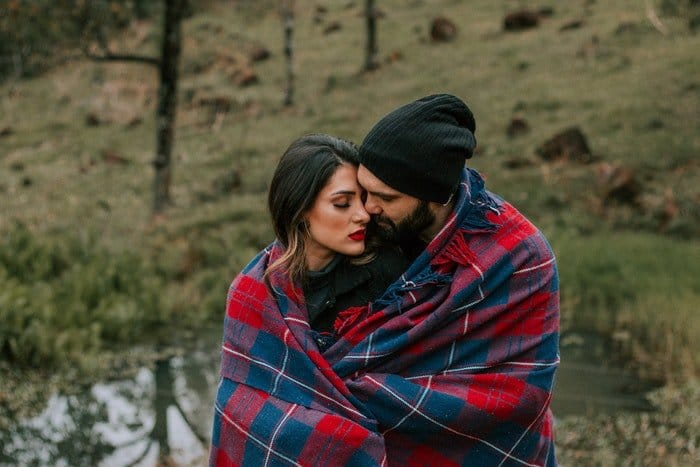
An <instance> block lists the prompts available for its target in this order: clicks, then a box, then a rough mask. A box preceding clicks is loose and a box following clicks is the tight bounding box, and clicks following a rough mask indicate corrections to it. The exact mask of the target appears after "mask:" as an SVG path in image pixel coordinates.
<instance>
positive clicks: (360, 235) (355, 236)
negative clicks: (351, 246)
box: [348, 229, 365, 242]
mask: <svg viewBox="0 0 700 467" xmlns="http://www.w3.org/2000/svg"><path fill="white" fill-rule="evenodd" d="M348 237H350V239H351V240H355V241H356V242H361V241H362V240H364V239H365V229H360V230H358V231H356V232H353V233H351V234H350V235H348Z"/></svg>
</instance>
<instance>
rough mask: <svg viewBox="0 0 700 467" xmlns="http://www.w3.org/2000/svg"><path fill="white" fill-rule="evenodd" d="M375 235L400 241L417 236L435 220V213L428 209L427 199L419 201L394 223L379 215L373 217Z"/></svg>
mask: <svg viewBox="0 0 700 467" xmlns="http://www.w3.org/2000/svg"><path fill="white" fill-rule="evenodd" d="M374 221H375V223H376V229H377V235H378V236H379V237H380V238H381V239H382V240H385V241H387V242H396V243H402V242H405V241H408V240H411V239H414V238H417V237H418V236H419V235H420V234H421V232H423V231H424V230H425V229H427V228H428V227H430V226H431V225H432V224H433V222H435V214H433V212H432V211H431V210H430V207H429V206H428V202H427V201H420V203H419V204H418V206H416V209H414V210H413V212H411V213H410V214H409V215H408V216H406V217H405V218H404V219H403V220H401V221H399V223H398V224H395V223H394V222H393V221H391V219H387V218H386V217H383V216H381V215H378V216H376V217H375V218H374Z"/></svg>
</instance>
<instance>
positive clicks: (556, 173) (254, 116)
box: [0, 0, 700, 373]
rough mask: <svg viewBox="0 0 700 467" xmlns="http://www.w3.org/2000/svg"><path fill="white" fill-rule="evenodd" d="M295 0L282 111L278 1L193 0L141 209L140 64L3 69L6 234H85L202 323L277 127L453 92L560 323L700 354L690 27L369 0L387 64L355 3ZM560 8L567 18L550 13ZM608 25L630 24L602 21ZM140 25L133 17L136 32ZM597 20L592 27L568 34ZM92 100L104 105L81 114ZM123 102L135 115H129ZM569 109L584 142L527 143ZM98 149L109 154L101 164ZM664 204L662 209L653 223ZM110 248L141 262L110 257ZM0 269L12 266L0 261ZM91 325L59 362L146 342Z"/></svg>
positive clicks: (104, 260) (361, 129) (245, 252)
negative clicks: (439, 28)
mask: <svg viewBox="0 0 700 467" xmlns="http://www.w3.org/2000/svg"><path fill="white" fill-rule="evenodd" d="M298 3H299V4H298V11H297V21H296V27H297V29H296V31H295V39H296V48H295V53H296V62H295V70H296V72H297V86H296V105H295V106H294V107H293V108H291V109H284V108H282V106H281V101H282V97H283V93H282V90H283V87H284V76H285V75H284V74H285V67H284V61H283V54H282V27H281V22H280V19H279V17H278V15H277V12H276V9H274V8H272V9H271V10H268V11H266V10H265V9H264V8H252V7H250V6H249V7H248V8H243V7H240V6H239V7H232V6H231V4H230V3H228V2H217V1H211V2H207V4H206V5H205V6H203V7H200V8H198V9H197V10H196V14H195V15H194V16H193V17H192V18H189V19H187V21H186V22H185V24H184V30H185V44H184V52H183V54H184V55H183V61H182V72H183V73H182V81H181V88H180V89H181V92H180V104H181V106H180V109H179V113H178V125H177V131H176V144H175V153H174V172H173V185H172V190H173V200H174V205H173V207H172V208H171V209H170V210H169V211H168V212H167V215H166V217H165V218H164V219H162V220H160V221H158V222H153V221H152V219H151V218H150V212H149V211H150V206H151V194H150V187H151V179H152V175H153V174H152V167H151V165H150V163H151V160H152V157H153V152H154V146H155V136H154V128H155V122H154V118H153V115H154V106H155V101H156V85H157V73H156V71H155V70H153V69H150V68H147V67H143V66H138V65H123V64H96V63H91V62H87V61H71V62H67V63H65V64H64V65H61V66H60V67H57V68H54V69H53V70H51V71H50V72H48V73H46V74H44V75H42V76H39V77H36V78H33V79H29V80H25V81H15V82H6V83H4V84H2V85H0V96H1V97H0V130H2V129H3V128H6V127H9V128H11V130H12V132H11V134H10V135H8V136H4V137H0V197H1V198H2V200H3V201H2V204H0V231H1V232H3V235H7V232H11V231H12V229H13V227H12V226H13V225H14V223H13V221H14V220H18V221H21V222H22V223H23V224H24V225H25V226H27V229H28V231H29V235H31V237H32V238H34V239H35V241H36V242H39V243H41V242H43V241H44V240H43V239H52V240H51V241H52V242H56V243H57V244H60V243H61V242H64V241H65V242H67V244H69V243H70V242H71V241H73V240H71V239H76V238H78V239H80V238H94V239H95V244H94V245H93V246H91V248H94V249H95V250H96V251H104V252H107V253H104V254H102V253H100V254H99V255H97V257H99V258H101V259H99V261H97V260H96V263H95V264H99V265H101V266H102V267H105V268H109V267H124V268H126V269H125V271H131V269H130V268H133V274H143V275H145V277H141V278H139V279H135V280H137V281H140V282H139V284H142V285H139V287H143V288H144V291H145V290H146V289H148V287H151V286H153V287H154V288H156V289H157V290H158V294H159V296H160V298H159V299H158V301H157V302H153V303H152V304H151V305H150V306H151V307H152V308H154V309H144V310H142V314H144V315H145V316H148V315H149V314H153V315H154V316H156V318H155V319H156V321H157V322H158V323H166V325H167V322H168V317H170V316H177V317H178V319H177V320H174V322H173V326H175V327H178V326H180V327H182V326H196V325H198V324H199V323H207V322H208V323H210V322H212V321H213V322H219V321H220V320H221V318H222V316H223V303H224V299H225V293H226V289H227V287H228V284H229V282H230V280H231V279H232V278H233V277H234V275H235V274H236V273H237V272H238V271H239V270H240V269H241V268H242V267H243V266H244V265H245V264H246V263H247V261H248V260H249V259H250V258H252V256H253V255H254V254H255V252H256V251H257V250H258V249H259V248H261V247H262V246H264V245H265V244H267V243H268V242H269V241H271V240H272V232H271V228H270V226H269V220H268V216H267V213H266V207H265V196H266V195H265V192H266V189H267V184H268V181H269V178H270V175H271V172H272V168H273V167H274V165H275V163H276V161H277V160H278V158H279V156H280V154H281V153H282V152H283V151H284V149H285V148H286V147H287V145H288V144H289V143H290V142H291V141H292V140H294V139H295V138H297V137H298V136H300V135H302V134H305V133H309V132H327V133H331V134H334V135H337V136H340V137H343V138H346V139H349V140H352V141H355V142H357V143H359V142H361V140H362V137H363V136H364V134H365V133H366V132H367V131H368V130H369V129H370V128H371V126H372V125H373V123H374V122H376V121H377V120H378V119H379V118H380V117H381V116H382V115H384V114H385V113H387V112H388V111H390V110H391V109H393V108H394V107H396V106H398V105H401V104H403V103H406V102H408V101H410V100H412V99H415V98H417V97H420V96H423V95H426V94H429V93H433V92H452V93H455V94H457V95H459V96H461V97H462V98H464V99H465V100H466V101H467V102H468V103H469V105H470V107H471V108H472V110H473V111H474V113H475V115H476V119H477V139H478V141H479V153H478V154H477V155H476V156H475V157H474V158H473V159H471V160H470V161H469V164H470V165H471V166H473V167H475V168H476V169H478V170H480V171H481V172H482V173H483V174H484V175H485V176H486V178H487V184H488V186H489V187H490V189H491V190H492V191H495V192H497V193H499V194H501V195H503V196H504V197H505V198H506V199H508V200H510V201H511V202H512V203H513V204H515V205H516V206H517V207H519V208H520V209H521V210H522V211H523V212H524V213H525V214H526V215H528V216H529V217H530V218H531V219H532V220H533V221H534V222H535V223H536V224H537V225H538V226H540V227H541V228H542V230H543V231H544V232H545V234H547V236H548V237H549V238H550V240H551V243H552V245H553V246H554V249H555V251H556V252H557V254H558V258H559V265H560V268H561V282H562V299H563V307H562V318H563V322H564V324H565V326H569V327H579V328H581V327H583V328H593V329H598V330H600V331H603V332H605V333H607V334H608V335H610V336H613V335H615V336H620V335H622V334H620V333H623V334H624V332H627V333H629V335H630V337H629V340H630V341H631V342H632V344H629V345H627V346H626V347H625V349H627V350H626V352H627V354H629V355H632V356H634V357H635V358H637V359H638V360H640V361H645V362H646V361H651V360H653V361H654V362H657V363H658V362H660V363H661V364H665V365H666V366H667V367H674V366H676V362H678V361H682V362H683V368H684V370H682V371H681V373H683V372H686V373H687V372H688V371H690V372H691V373H692V372H697V370H698V361H697V358H696V357H694V356H693V355H697V354H698V353H697V351H696V350H697V348H698V347H697V342H700V333H699V332H698V319H697V318H696V317H695V314H696V313H695V309H696V308H697V306H698V305H700V291H699V290H698V288H697V285H696V282H697V281H696V280H695V281H694V280H693V279H694V278H695V277H698V272H700V271H697V269H698V268H697V264H699V262H698V259H700V258H699V256H700V254H699V253H698V244H697V238H698V233H700V209H698V206H699V205H700V184H699V183H698V180H700V164H698V163H697V161H696V159H697V154H698V151H699V150H700V136H699V135H700V132H699V131H698V130H699V129H700V128H699V126H698V125H699V124H698V122H700V94H699V93H698V92H697V90H698V88H700V79H699V78H698V76H700V61H698V60H696V59H695V58H694V57H695V55H696V52H695V51H696V50H698V46H700V36H698V35H693V34H691V33H689V32H688V31H687V30H686V29H683V28H681V27H676V25H677V24H679V23H678V22H677V21H676V20H674V19H673V18H668V17H662V20H664V21H666V22H667V24H668V25H669V26H670V34H668V35H666V36H662V35H661V34H659V33H658V32H657V31H656V30H655V29H654V28H653V27H652V26H651V25H650V23H649V21H648V20H647V18H646V12H645V8H644V5H643V3H640V2H638V1H636V0H635V1H633V0H614V1H609V2H597V3H594V4H591V5H588V6H586V5H587V4H588V2H585V1H583V0H581V1H575V2H554V3H553V5H552V6H553V8H554V10H555V13H554V16H553V17H552V18H549V19H547V20H544V21H543V22H542V24H541V26H540V27H539V28H536V29H533V30H529V31H525V32H522V33H504V32H502V31H501V22H502V17H503V15H504V14H505V13H506V12H508V11H511V10H513V9H515V8H518V7H520V6H521V5H522V2H519V1H514V0H513V1H501V2H491V1H486V0H475V1H473V2H455V1H453V0H431V1H428V0H425V1H422V2H420V1H418V2H399V1H398V0H393V1H389V0H387V1H385V2H380V3H381V4H380V5H379V6H380V8H381V9H382V10H383V11H384V13H385V14H386V15H385V17H384V18H382V19H381V20H380V21H379V31H378V32H379V46H380V58H381V59H382V61H383V62H384V59H385V58H386V57H388V56H389V55H390V54H392V53H393V52H400V54H401V55H402V58H400V59H399V60H397V61H395V62H392V63H387V62H384V63H383V65H382V67H381V68H380V69H379V70H377V71H376V72H373V73H369V74H362V73H360V67H361V65H362V63H363V60H364V57H363V34H364V29H363V28H364V23H363V21H362V18H361V16H360V11H361V2H355V6H354V7H352V8H345V3H346V2H339V3H336V2H328V5H327V6H328V9H329V11H328V13H327V14H326V18H325V20H324V23H322V24H315V23H314V21H313V15H314V11H315V6H314V5H312V4H311V3H307V2H298ZM241 5H243V4H241ZM261 5H262V4H261ZM436 15H444V16H447V17H449V18H451V19H452V20H454V21H455V23H457V25H458V27H459V33H458V38H457V40H456V41H454V42H451V43H447V44H434V43H431V42H430V40H429V39H428V32H429V27H430V26H429V22H430V19H431V18H432V17H434V16H436ZM578 18H580V19H583V20H584V22H585V23H584V26H583V27H581V28H580V29H575V30H571V31H566V32H559V28H560V27H561V26H562V25H563V24H564V23H566V22H567V21H569V20H572V19H578ZM333 20H338V21H340V22H341V23H342V25H343V27H342V29H341V30H340V31H338V32H335V33H333V34H330V35H324V34H323V33H322V30H323V27H324V24H326V23H328V22H330V21H333ZM622 23H631V24H632V25H633V27H632V28H628V29H627V30H625V31H623V32H618V31H617V30H618V27H619V25H620V24H622ZM137 27H138V28H146V31H145V33H141V34H137V32H138V31H137V29H135V28H137ZM156 27H157V25H156ZM149 28H150V29H149ZM154 31H155V28H154V27H152V26H149V25H148V24H145V25H144V24H140V25H137V26H133V27H132V29H131V30H129V31H127V32H126V33H125V35H124V37H123V38H122V39H120V40H119V42H120V43H121V44H122V47H123V49H124V50H129V49H130V48H132V49H134V48H135V49H136V50H141V51H142V52H144V53H148V52H149V51H153V50H157V47H156V44H155V42H154V41H155V40H156V39H157V37H158V34H155V33H154ZM142 32H143V31H142ZM594 36H595V37H597V41H598V45H597V46H596V47H594V48H593V49H586V50H588V52H586V53H583V54H580V53H579V51H581V50H583V49H584V46H585V44H588V43H590V42H591V41H592V38H593V37H594ZM139 37H140V38H142V39H138V38H139ZM255 43H261V44H263V45H265V46H266V47H268V48H269V49H270V50H271V51H272V54H273V55H272V57H271V58H270V59H269V60H268V61H265V62H261V63H258V64H254V69H255V71H256V73H257V74H258V75H259V77H260V82H259V84H257V85H254V86H250V87H246V88H239V87H236V86H235V84H234V83H233V81H232V73H233V70H234V69H235V66H234V65H232V63H234V61H236V60H237V61H238V62H239V63H240V61H241V60H243V58H242V56H243V54H242V51H245V50H247V48H248V47H249V46H251V45H252V44H255ZM216 97H222V98H227V99H229V100H230V102H231V111H230V112H228V113H225V114H222V115H220V116H219V120H216V118H215V115H213V114H212V112H211V109H210V108H205V107H202V106H201V105H199V102H201V101H202V99H204V98H216ZM91 112H93V113H96V114H97V115H99V116H100V117H102V118H104V119H106V120H109V122H108V123H105V124H102V125H100V126H96V127H92V126H87V125H86V123H85V121H86V116H87V115H88V114H89V113H91ZM514 116H521V117H523V118H525V119H526V120H527V121H528V122H529V124H530V126H531V128H532V130H531V131H530V132H529V133H528V134H526V135H524V136H522V137H519V138H515V139H510V138H508V137H507V136H506V134H505V129H506V127H507V125H508V123H509V121H510V119H511V118H512V117H514ZM136 117H139V118H140V119H141V121H142V123H140V124H137V125H135V126H130V125H129V121H131V120H133V119H134V118H136ZM655 120H658V121H660V122H661V124H660V125H659V124H658V122H655ZM572 125H578V126H579V127H580V128H581V129H582V131H583V132H584V133H585V135H586V136H587V138H588V141H589V145H590V146H591V148H592V151H593V152H594V153H595V155H596V156H597V157H598V158H599V162H597V163H595V164H592V165H577V164H544V163H542V162H541V161H540V160H539V159H538V157H537V156H536V155H535V148H536V147H537V146H538V145H539V144H541V143H542V142H543V141H544V140H546V139H547V138H549V137H550V136H551V135H553V134H554V133H555V132H557V131H559V130H562V129H564V128H566V127H569V126H572ZM107 151H109V152H112V153H114V154H117V155H118V156H120V157H122V158H124V159H125V160H126V161H127V162H126V163H124V164H110V163H107V162H106V161H105V160H104V154H105V152H107ZM512 157H523V158H526V159H528V160H530V161H531V162H532V165H531V166H529V167H524V168H521V169H517V170H515V169H508V168H506V167H505V166H504V163H505V162H506V161H507V160H508V159H509V158H512ZM603 162H607V163H615V164H622V165H625V166H628V167H631V168H632V169H633V170H634V171H635V176H636V177H637V180H638V181H639V182H640V183H641V184H642V187H643V188H642V192H641V195H640V199H639V202H638V206H636V207H631V206H625V205H615V204H605V203H602V202H601V200H600V193H601V188H600V187H599V186H598V177H599V175H598V171H599V169H600V167H599V165H600V163H603ZM231 170H236V171H238V172H239V174H240V176H241V185H240V186H239V187H238V188H236V189H235V190H234V191H233V192H230V193H221V192H219V191H217V189H216V182H217V180H218V179H219V178H220V177H221V176H223V175H225V174H227V173H228V172H229V171H231ZM26 185H28V186H26ZM669 204H670V205H673V206H675V209H676V211H674V212H675V213H676V214H674V215H672V218H671V219H670V220H668V221H663V222H662V220H661V219H662V217H663V215H664V209H665V208H666V206H667V205H669ZM5 254H6V255H7V257H12V255H14V254H20V252H16V251H10V252H9V253H7V252H5ZM122 255H127V256H128V255H135V256H136V257H138V258H141V260H142V263H138V264H137V263H134V264H132V265H131V266H118V265H119V264H121V263H120V259H119V258H122ZM81 264H82V263H81ZM74 268H75V272H73V273H71V274H75V277H76V278H77V277H82V278H84V279H86V280H87V279H89V278H90V277H92V276H93V275H99V272H98V271H96V269H95V268H96V266H94V265H91V264H90V263H89V262H88V263H85V264H84V265H82V266H80V267H78V266H75V267H74ZM3 280H5V281H15V282H16V281H17V280H18V279H17V278H16V277H13V276H12V275H11V274H7V275H6V276H4V278H3ZM61 280H64V279H61ZM65 280H69V279H65ZM77 282H79V281H78V280H77V279H76V283H77ZM13 283H14V282H13ZM57 284H58V283H57V282H55V280H54V279H36V284H34V283H29V282H27V283H25V285H23V286H22V287H27V289H26V290H25V291H24V292H21V294H29V292H28V291H29V290H36V291H37V296H41V294H45V300H44V301H45V302H46V303H47V305H46V306H47V307H48V308H47V310H50V311H42V312H40V313H38V314H37V316H44V318H42V319H43V320H44V321H41V320H38V321H41V322H44V323H54V322H56V321H52V320H55V319H56V318H55V317H54V316H53V315H54V314H55V313H57V311H56V310H55V306H56V305H55V303H58V302H57V300H58V297H57V294H58V292H57V290H56V289H57ZM18 287H19V286H18ZM76 287H77V286H76ZM18 290H19V289H18ZM70 290H71V294H73V295H71V297H73V298H70V300H69V303H71V304H72V305H71V307H72V312H74V313H75V316H73V315H69V316H73V317H72V318H71V320H75V321H76V322H81V323H82V322H84V321H81V320H83V319H85V316H93V315H91V314H90V313H94V312H95V310H91V309H88V308H86V307H85V306H84V305H81V304H80V303H83V302H80V300H79V299H78V298H76V297H79V296H80V294H81V292H80V291H78V290H77V289H70ZM144 293H145V292H144ZM85 303H89V302H85ZM124 303H127V304H128V303H129V302H128V300H126V301H125V302H124ZM114 306H115V307H118V306H127V305H121V304H115V305H114ZM129 306H130V305H129ZM25 312H27V313H28V311H26V310H25ZM114 313H117V312H116V311H115V312H114ZM122 315H123V316H126V317H127V318H124V319H126V320H127V321H128V322H129V323H131V324H129V326H134V327H137V328H138V327H141V326H145V324H144V322H143V321H142V320H144V319H146V318H145V317H144V316H139V315H138V314H134V313H131V312H124V313H123V314H122ZM122 315H120V316H122ZM70 322H71V321H70V320H68V321H58V322H57V323H59V324H57V325H55V326H49V325H48V324H43V325H42V326H45V328H46V329H47V330H45V331H42V332H53V333H55V334H56V335H58V334H60V333H61V332H63V331H62V330H63V329H64V327H65V328H66V329H67V328H69V327H70V326H71V324H70ZM20 328H21V326H20V327H18V329H20ZM42 329H44V328H42ZM95 335H98V336H102V337H100V340H99V343H96V344H94V345H93V344H89V345H88V344H85V348H80V347H76V349H78V350H77V351H71V352H67V353H66V354H65V355H63V356H62V357H61V359H62V360H64V361H66V362H69V363H70V362H72V361H73V359H75V358H78V357H77V356H76V355H78V354H80V353H81V352H83V351H85V352H89V351H94V350H95V349H98V348H102V346H109V345H110V343H111V342H120V339H125V340H127V341H129V342H130V341H131V340H134V341H143V340H146V339H147V337H148V331H143V332H136V333H134V334H133V335H128V336H126V335H125V336H114V339H113V340H112V338H111V337H110V338H106V337H105V336H104V335H103V334H100V333H97V334H95ZM26 342H27V344H26V345H27V348H32V347H31V346H32V345H35V346H36V345H37V340H36V339H35V340H34V341H32V340H31V339H30V338H29V337H27V338H26ZM32 342H33V343H32ZM85 342H90V340H89V339H86V340H85ZM59 347H60V346H59ZM639 349H644V354H643V353H642V352H641V351H639ZM690 350H692V351H694V352H695V353H694V354H692V353H690ZM30 353H31V352H30ZM684 355H685V356H684ZM688 355H690V357H688ZM5 357H6V355H5ZM27 361H28V362H33V361H34V360H32V358H29V357H27ZM42 361H43V360H42ZM686 370H688V371H686Z"/></svg>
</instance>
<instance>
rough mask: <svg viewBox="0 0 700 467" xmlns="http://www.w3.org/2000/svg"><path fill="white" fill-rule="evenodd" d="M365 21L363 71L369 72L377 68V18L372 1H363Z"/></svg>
mask: <svg viewBox="0 0 700 467" xmlns="http://www.w3.org/2000/svg"><path fill="white" fill-rule="evenodd" d="M365 19H366V21H367V44H366V47H367V48H366V52H367V55H366V58H365V70H366V71H371V70H374V69H376V68H377V67H378V66H379V62H378V61H377V16H376V14H375V11H374V0H365Z"/></svg>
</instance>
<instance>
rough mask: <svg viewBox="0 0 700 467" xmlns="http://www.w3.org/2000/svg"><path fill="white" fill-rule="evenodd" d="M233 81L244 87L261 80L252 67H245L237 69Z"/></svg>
mask: <svg viewBox="0 0 700 467" xmlns="http://www.w3.org/2000/svg"><path fill="white" fill-rule="evenodd" d="M233 82H234V83H235V84H236V85H238V86H240V87H242V88H244V87H247V86H251V85H253V84H257V83H258V82H260V79H259V78H258V75H257V74H256V73H255V71H254V70H253V69H252V68H250V67H245V68H241V69H239V70H236V72H235V73H234V74H233Z"/></svg>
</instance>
